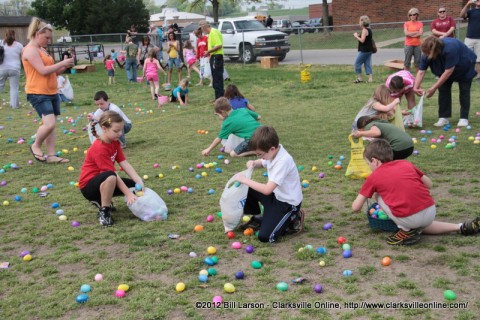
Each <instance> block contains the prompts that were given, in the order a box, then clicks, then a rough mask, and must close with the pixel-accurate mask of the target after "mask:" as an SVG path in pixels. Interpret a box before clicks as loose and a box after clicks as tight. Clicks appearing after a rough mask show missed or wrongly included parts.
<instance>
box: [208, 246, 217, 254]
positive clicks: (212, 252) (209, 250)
mask: <svg viewBox="0 0 480 320" xmlns="http://www.w3.org/2000/svg"><path fill="white" fill-rule="evenodd" d="M207 252H208V254H215V253H216V252H217V249H216V248H215V247H212V246H210V247H208V248H207Z"/></svg>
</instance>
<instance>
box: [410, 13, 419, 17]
mask: <svg viewBox="0 0 480 320" xmlns="http://www.w3.org/2000/svg"><path fill="white" fill-rule="evenodd" d="M408 16H409V17H411V16H418V13H412V14H409V15H408Z"/></svg>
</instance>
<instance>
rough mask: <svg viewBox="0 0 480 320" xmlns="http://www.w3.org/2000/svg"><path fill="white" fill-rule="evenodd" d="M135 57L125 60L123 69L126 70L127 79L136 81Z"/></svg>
mask: <svg viewBox="0 0 480 320" xmlns="http://www.w3.org/2000/svg"><path fill="white" fill-rule="evenodd" d="M137 65H138V61H137V59H127V60H125V70H127V79H128V81H130V82H137Z"/></svg>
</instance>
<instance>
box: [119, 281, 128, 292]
mask: <svg viewBox="0 0 480 320" xmlns="http://www.w3.org/2000/svg"><path fill="white" fill-rule="evenodd" d="M117 289H118V290H123V291H125V292H127V291H128V289H130V287H129V286H128V284H124V283H122V284H121V285H119V286H118V288H117Z"/></svg>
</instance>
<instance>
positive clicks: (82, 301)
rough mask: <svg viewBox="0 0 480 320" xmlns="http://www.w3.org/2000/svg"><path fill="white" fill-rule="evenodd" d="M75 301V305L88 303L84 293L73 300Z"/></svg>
mask: <svg viewBox="0 0 480 320" xmlns="http://www.w3.org/2000/svg"><path fill="white" fill-rule="evenodd" d="M75 301H77V303H85V302H87V301H88V295H86V294H85V293H82V294H79V295H78V296H77V297H76V298H75Z"/></svg>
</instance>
